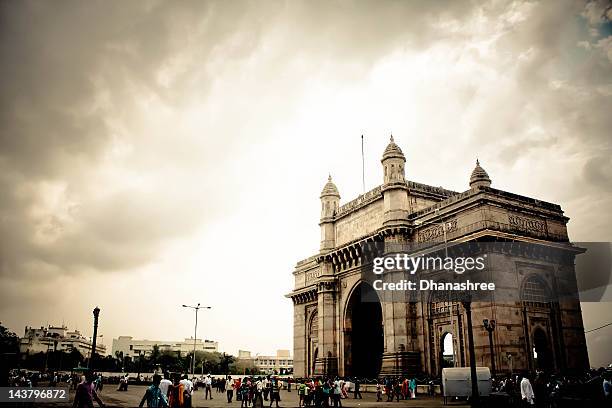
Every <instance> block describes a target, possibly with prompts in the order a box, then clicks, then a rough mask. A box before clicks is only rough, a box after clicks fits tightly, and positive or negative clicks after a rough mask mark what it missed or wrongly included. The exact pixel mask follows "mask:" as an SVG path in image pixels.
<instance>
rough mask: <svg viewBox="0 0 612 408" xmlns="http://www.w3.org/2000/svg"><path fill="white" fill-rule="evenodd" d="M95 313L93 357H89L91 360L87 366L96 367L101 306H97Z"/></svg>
mask: <svg viewBox="0 0 612 408" xmlns="http://www.w3.org/2000/svg"><path fill="white" fill-rule="evenodd" d="M93 315H94V332H93V340H92V341H91V357H90V358H89V362H88V364H87V366H88V367H89V368H94V361H93V360H95V358H96V340H97V339H98V316H100V308H99V307H98V306H96V308H95V309H94V310H93Z"/></svg>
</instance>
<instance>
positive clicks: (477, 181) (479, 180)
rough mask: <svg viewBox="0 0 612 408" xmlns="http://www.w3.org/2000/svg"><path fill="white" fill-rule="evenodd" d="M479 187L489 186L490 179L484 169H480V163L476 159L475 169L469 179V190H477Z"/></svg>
mask: <svg viewBox="0 0 612 408" xmlns="http://www.w3.org/2000/svg"><path fill="white" fill-rule="evenodd" d="M480 186H483V187H489V186H491V179H490V178H489V175H488V174H487V172H486V171H485V169H483V168H482V167H480V162H479V161H478V159H476V167H474V171H472V175H471V177H470V188H477V187H480Z"/></svg>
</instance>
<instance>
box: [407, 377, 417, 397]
mask: <svg viewBox="0 0 612 408" xmlns="http://www.w3.org/2000/svg"><path fill="white" fill-rule="evenodd" d="M416 388H417V384H416V379H415V378H414V377H413V378H411V379H410V381H409V382H408V389H409V390H410V399H415V398H416Z"/></svg>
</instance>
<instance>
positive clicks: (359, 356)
mask: <svg viewBox="0 0 612 408" xmlns="http://www.w3.org/2000/svg"><path fill="white" fill-rule="evenodd" d="M382 323H383V321H382V305H381V303H380V299H379V298H378V295H377V294H376V291H375V290H374V289H373V288H372V287H371V286H370V285H369V284H367V283H365V282H359V283H358V284H357V286H355V288H354V290H353V292H352V293H351V295H350V296H349V300H348V302H347V305H346V309H345V313H344V374H345V375H347V376H357V377H362V378H375V377H377V376H378V374H379V372H380V367H381V364H382V354H383V349H384V332H383V325H382Z"/></svg>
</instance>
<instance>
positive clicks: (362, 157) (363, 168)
mask: <svg viewBox="0 0 612 408" xmlns="http://www.w3.org/2000/svg"><path fill="white" fill-rule="evenodd" d="M361 183H362V186H363V194H365V159H364V155H363V135H361Z"/></svg>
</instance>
